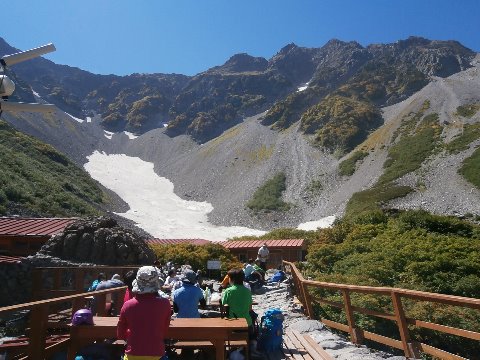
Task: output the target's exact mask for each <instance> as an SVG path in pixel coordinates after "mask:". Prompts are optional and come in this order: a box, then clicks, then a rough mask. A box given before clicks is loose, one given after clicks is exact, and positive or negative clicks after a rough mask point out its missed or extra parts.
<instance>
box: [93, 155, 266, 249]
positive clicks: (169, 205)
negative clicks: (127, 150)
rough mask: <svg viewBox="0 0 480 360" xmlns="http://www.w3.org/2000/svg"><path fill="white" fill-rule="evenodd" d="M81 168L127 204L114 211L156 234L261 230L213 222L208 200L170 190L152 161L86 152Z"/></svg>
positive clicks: (220, 236)
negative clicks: (189, 198)
mask: <svg viewBox="0 0 480 360" xmlns="http://www.w3.org/2000/svg"><path fill="white" fill-rule="evenodd" d="M87 160H88V162H87V163H86V164H85V165H84V167H85V170H86V171H87V172H88V173H89V174H90V175H91V176H92V178H94V179H95V180H97V181H99V182H100V183H101V184H102V185H103V186H105V187H107V188H108V189H110V190H112V191H114V192H115V193H116V194H118V196H120V197H121V198H122V199H123V200H124V201H125V202H126V203H127V204H128V205H129V207H130V210H128V211H127V212H126V213H118V215H120V216H123V217H125V218H127V219H130V220H132V221H134V222H135V223H136V224H137V226H138V227H140V228H142V229H144V230H145V231H147V232H149V233H150V234H152V235H153V236H155V237H157V238H184V239H185V238H204V239H208V240H212V241H223V240H226V239H227V238H231V237H234V236H243V235H255V236H259V235H263V234H264V233H265V232H264V231H260V230H255V229H250V228H246V227H240V226H231V227H226V226H215V225H212V224H210V223H209V222H208V218H207V214H208V213H209V212H211V211H212V210H213V206H212V205H211V204H210V203H208V202H205V201H204V202H198V201H187V200H183V199H181V198H180V197H178V196H177V195H175V193H174V191H173V190H174V187H173V183H172V182H171V181H169V180H168V179H166V178H163V177H160V176H158V175H157V174H156V173H155V172H154V170H153V168H154V165H153V164H152V163H150V162H146V161H143V160H141V159H140V158H137V157H130V156H127V155H124V154H111V155H107V154H105V153H100V152H98V151H95V152H94V153H93V154H91V155H90V156H87Z"/></svg>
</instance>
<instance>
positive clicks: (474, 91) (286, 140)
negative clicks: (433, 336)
mask: <svg viewBox="0 0 480 360" xmlns="http://www.w3.org/2000/svg"><path fill="white" fill-rule="evenodd" d="M474 55H475V54H474V53H473V52H471V51H470V50H468V49H465V48H464V47H462V46H461V45H460V44H458V43H456V42H436V41H429V40H425V39H419V38H410V39H408V40H405V41H399V42H397V43H395V44H387V45H371V46H369V47H366V48H363V47H361V46H360V45H359V44H356V43H343V42H341V41H337V40H333V41H330V42H329V43H327V44H326V45H325V46H324V47H322V48H320V49H305V48H299V47H297V46H295V45H293V44H291V45H288V46H286V47H285V48H284V49H282V50H281V51H280V52H279V53H278V54H277V55H275V56H274V57H273V58H272V59H270V60H268V61H267V60H265V59H262V58H254V57H251V56H248V55H246V54H240V55H235V56H233V57H232V58H231V59H230V60H229V61H227V62H226V63H225V64H224V65H222V66H218V67H215V68H212V69H209V70H208V71H206V72H204V73H201V74H198V75H196V76H194V77H192V78H185V77H183V78H182V77H181V76H179V77H178V78H176V80H175V79H174V78H173V77H170V76H167V75H165V76H164V79H167V80H168V81H167V80H165V81H167V82H169V84H170V85H168V86H170V87H168V86H167V88H169V89H170V90H169V91H171V92H170V93H168V94H167V93H161V94H160V95H158V96H164V98H165V99H171V104H172V105H171V107H170V108H169V109H168V113H169V115H168V116H169V119H170V120H172V121H171V122H170V123H169V126H168V128H163V127H161V128H155V126H153V129H150V130H148V131H146V129H147V127H146V128H144V130H143V131H146V132H144V133H143V134H142V135H141V136H139V137H137V138H130V137H129V136H127V135H125V134H122V133H120V132H118V133H116V134H113V135H112V134H109V133H106V132H105V131H104V126H105V118H106V117H102V116H101V115H96V116H94V117H92V118H91V120H89V121H83V122H81V121H82V120H79V119H77V120H75V119H73V118H72V117H70V116H68V115H66V114H64V113H62V112H60V111H59V112H57V114H55V115H52V116H47V117H45V118H42V117H40V116H39V115H22V116H13V115H11V114H4V115H3V117H4V118H5V119H6V120H7V121H8V122H10V123H12V124H13V125H14V126H15V127H16V128H18V129H20V130H22V131H25V132H27V133H29V134H32V135H34V136H36V137H39V138H40V139H42V140H44V141H46V142H48V143H50V144H52V145H53V146H55V147H56V148H57V149H59V150H61V151H63V152H64V153H66V154H67V155H68V156H69V157H70V158H72V159H74V160H75V161H76V162H77V163H78V164H83V163H85V161H86V158H85V157H86V156H88V155H90V154H91V153H92V152H93V151H94V150H99V151H105V152H107V153H122V154H127V155H129V156H136V157H140V158H141V159H143V160H145V161H149V162H152V163H154V165H155V171H156V173H157V174H159V175H160V176H164V177H166V178H168V179H169V180H171V181H172V182H173V183H174V184H175V192H176V193H177V194H178V195H179V196H181V197H183V198H184V199H187V200H197V201H208V202H210V203H212V205H213V207H214V210H213V212H212V213H210V215H209V219H210V221H212V222H213V223H215V224H219V225H240V226H248V227H256V228H261V229H271V228H273V227H281V226H296V225H298V224H299V223H302V222H305V221H311V220H317V219H319V218H321V217H324V216H329V215H341V214H343V213H344V211H345V208H346V206H347V203H348V202H349V200H350V198H351V197H352V195H353V194H355V193H358V192H361V191H363V190H367V189H370V188H372V187H374V189H376V188H375V186H377V187H378V186H379V185H378V184H379V181H380V182H382V181H383V179H384V177H385V176H384V177H382V175H384V173H385V172H387V171H390V172H391V169H390V170H389V169H388V167H386V166H385V162H386V161H387V160H388V161H387V164H389V163H392V162H394V161H393V160H392V151H391V149H392V148H394V147H395V146H397V148H398V146H399V145H398V144H402V141H403V142H405V141H406V140H408V139H410V138H411V139H415V138H414V136H416V135H418V134H417V132H418V131H420V130H421V129H423V128H425V126H426V125H425V118H424V117H425V116H428V115H432V116H434V117H435V119H436V120H435V122H431V123H428V124H430V125H429V126H431V127H432V128H435V129H436V131H437V130H438V136H437V135H436V136H437V137H436V138H435V144H436V145H435V151H432V152H430V153H428V154H427V155H428V156H427V155H425V154H424V158H422V159H421V161H420V166H418V167H417V168H412V169H413V170H412V169H411V170H408V171H407V172H406V173H405V174H403V175H401V176H398V177H395V176H393V177H392V176H390V175H389V176H390V178H389V181H388V186H390V187H395V186H404V187H407V186H408V188H409V189H410V190H409V192H408V195H407V196H406V197H404V198H402V199H395V198H391V199H390V198H389V199H387V200H386V201H383V200H382V201H381V204H380V205H382V206H395V207H405V208H407V207H415V208H417V207H425V208H427V209H429V210H432V211H434V212H440V213H448V214H454V213H457V214H466V213H472V214H480V205H478V204H480V201H479V200H480V194H479V190H478V188H476V187H474V186H473V185H471V184H470V183H468V182H466V180H465V179H464V178H463V177H461V176H460V175H458V174H457V170H458V169H459V168H460V167H461V166H462V164H461V161H462V160H463V159H465V158H468V157H470V156H471V155H472V153H473V152H474V151H475V149H476V148H477V147H478V142H479V140H478V139H479V137H476V138H474V139H473V140H472V141H470V142H468V144H467V145H468V146H467V149H464V150H461V151H460V152H456V153H453V152H450V151H447V150H446V146H447V145H446V144H448V143H449V142H451V141H452V140H454V139H456V138H458V137H459V135H462V129H464V128H465V125H466V124H470V125H472V124H477V123H479V121H480V119H479V116H480V115H479V114H480V113H479V112H478V111H474V113H473V114H472V115H471V116H468V117H465V116H461V115H459V114H458V111H459V110H458V107H459V106H467V105H472V104H473V105H475V104H479V103H480V96H479V95H478V94H480V91H479V90H480V79H479V76H478V71H479V62H478V58H477V59H474V60H473V62H471V63H470V61H471V60H472V58H473V56H474ZM40 60H41V59H40ZM79 71H80V70H79ZM19 74H20V73H19ZM39 74H40V73H37V75H39ZM375 74H376V75H375ZM451 74H453V75H451ZM446 75H450V76H448V77H446V78H443V77H440V76H446ZM19 76H20V75H19ZM158 76H160V75H158ZM162 76H163V75H162ZM172 76H173V75H172ZM135 77H136V75H135V76H132V79H133V78H135ZM142 77H143V79H145V78H146V77H149V76H147V75H139V79H140V78H142ZM151 78H152V79H154V78H157V75H151ZM67 79H68V77H66V78H65V79H64V80H65V81H66V80H67ZM157 79H158V78H157ZM117 80H118V81H120V80H119V79H117ZM102 81H103V80H102ZM125 81H126V82H128V81H127V80H125ZM307 82H308V83H309V84H308V86H306V88H305V87H304V88H301V91H297V88H298V87H299V86H300V85H304V84H305V83H307ZM39 84H40V83H39ZM425 84H428V85H426V86H424V87H423V85H425ZM105 86H106V88H108V89H112V87H111V86H113V85H105ZM115 86H116V89H117V90H118V91H119V92H122V93H123V94H126V93H127V92H128V93H129V94H131V93H137V92H136V91H132V90H131V89H130V88H123V89H120V88H121V86H120V85H115ZM139 86H140V85H139ZM98 88H99V89H100V87H98ZM180 88H181V89H180ZM102 89H103V88H102ZM178 89H180V90H178ZM27 90H28V87H27ZM117 90H115V91H113V90H112V94H111V97H110V98H109V99H112V98H113V99H114V100H115V98H117V96H118V94H117V95H114V94H116V91H117ZM177 90H178V93H177V92H176V91H177ZM417 90H420V91H417ZM72 91H73V90H72ZM89 91H90V92H87V91H85V92H84V93H85V94H88V93H91V92H92V91H95V90H92V89H89ZM102 91H103V90H102ZM105 91H106V90H105ZM39 94H40V95H41V93H39ZM287 94H290V95H287ZM328 94H330V95H329V96H327V95H328ZM113 96H115V97H113ZM152 96H156V95H146V96H145V98H147V100H144V99H145V98H142V99H139V100H135V99H134V98H131V97H130V95H126V96H125V98H124V100H122V101H120V102H122V103H125V104H127V105H128V106H127V108H123V109H124V110H125V109H130V108H131V106H134V105H132V104H137V105H135V106H134V107H135V109H137V110H138V109H144V108H149V109H152V108H153V107H154V106H156V105H155V104H158V103H156V101H157V100H158V101H160V100H159V98H155V99H154V98H152ZM252 96H253V97H252ZM257 96H260V97H258V98H257ZM285 96H286V97H285ZM324 96H327V97H326V98H325V97H324ZM408 96H410V97H408ZM239 97H240V100H239V101H237V100H238V99H239ZM100 98H101V96H100V92H99V93H98V95H92V97H91V100H92V101H97V102H98V99H100ZM260 98H261V99H263V100H261V101H259V102H256V100H255V99H260ZM282 99H283V100H282ZM332 99H333V100H334V101H332ZM402 99H404V100H403V101H401V102H399V103H397V104H396V105H392V106H389V107H386V108H382V109H381V111H380V110H379V109H380V108H379V106H380V105H383V104H390V103H394V102H397V101H400V100H402ZM278 100H280V102H278V103H277V105H275V106H273V107H271V108H270V110H269V111H264V112H261V111H262V110H267V108H268V107H269V106H271V105H272V104H273V103H274V102H275V101H278ZM49 101H50V99H49ZM109 101H112V100H108V101H106V103H109ZM138 101H140V103H141V104H138ZM252 101H253V102H252ZM427 101H428V108H425V104H426V102H427ZM120 102H119V103H118V104H120ZM82 104H83V105H84V106H87V104H89V102H88V101H87V100H85V102H83V101H82ZM109 104H110V105H111V104H117V102H116V101H114V102H113V103H112V102H110V103H109ZM247 104H248V105H247ZM83 105H82V106H83ZM110 105H109V106H108V107H110ZM95 106H97V105H95ZM115 106H116V105H112V107H115ZM129 106H130V107H129ZM369 106H373V107H375V109H376V110H375V109H374V110H368V109H370V108H369ZM93 108H95V107H93ZM219 109H221V110H219ZM275 109H277V110H278V111H277V110H275ZM335 109H340V110H338V111H339V112H338V113H337V112H335V111H337V110H335ZM342 109H346V110H342ZM359 109H365V111H364V112H363V114H365V116H364V117H362V116H358V115H361V114H362V112H360V111H359ZM137 110H135V111H137ZM217 110H218V111H219V112H217ZM92 111H93V110H92ZM122 111H123V110H122ZM125 111H127V110H125ZM149 111H150V110H149ZM223 111H226V112H225V113H223ZM230 111H231V113H230ZM128 112H130V110H128ZM128 112H127V113H128ZM349 112H350V113H349ZM376 112H378V113H376ZM251 113H255V114H254V115H252V116H246V115H251ZM135 114H137V115H139V116H140V117H141V116H145V117H146V118H147V119H148V120H147V123H151V122H152V121H153V122H155V121H160V122H162V121H164V120H165V119H164V118H162V116H163V115H161V116H160V115H159V117H155V116H151V115H148V111H147V112H146V113H144V112H142V111H140V110H138V111H137V112H135ZM187 114H188V116H187ZM222 114H227V115H228V114H230V115H231V116H230V115H228V116H229V117H228V119H229V120H228V121H226V122H225V119H226V118H225V117H222V116H223V115H222ZM348 114H351V115H348ZM366 114H372V116H373V117H368V116H370V115H368V116H367V115H366ZM173 115H175V117H173ZM277 115H279V116H280V118H279V119H280V120H275V119H276V116H277ZM420 115H421V116H420ZM107 116H108V115H107ZM282 116H283V118H282ZM380 116H381V117H380ZM154 118H155V119H156V120H155V119H154ZM82 119H83V118H82ZM152 119H153V120H152ZM159 119H160V120H159ZM175 119H178V120H179V121H180V123H178V124H177V122H176V120H175ZM182 119H183V120H182ZM195 119H196V120H195ZM268 119H269V120H268ZM281 119H283V120H281ZM322 119H324V120H322ZM335 119H345V121H344V122H341V123H339V122H335V121H333V120H335ZM352 119H353V120H352ZM361 119H363V120H361ZM365 119H372V120H368V121H365ZM357 120H358V121H357ZM122 121H126V120H122ZM414 122H415V123H414ZM311 123H315V124H316V125H315V127H313V128H309V129H310V130H309V131H306V125H307V124H311ZM125 124H126V123H125ZM361 124H368V126H367V127H365V126H364V125H361ZM346 125H348V126H346ZM122 126H123V125H119V127H118V129H122ZM427 127H428V126H427ZM226 128H228V129H227V130H225V129H226ZM352 128H353V129H358V133H359V134H361V136H355V134H354V133H350V134H349V135H348V134H347V133H348V132H349V131H350V130H351V129H352ZM327 129H329V130H328V131H327ZM338 129H340V131H338V132H337V133H334V134H332V131H334V130H338ZM375 129H376V130H375ZM223 130H225V131H223ZM427 130H428V129H427ZM222 131H223V132H222ZM322 131H323V132H322ZM305 132H306V134H305ZM328 134H330V135H332V136H336V139H337V140H338V141H337V143H335V142H333V145H334V146H328V143H325V144H323V146H319V145H322V144H321V143H319V139H322V138H324V139H326V140H328V139H332V137H331V136H330V135H328ZM174 135H175V136H174ZM189 135H190V136H189ZM347 135H348V136H347ZM211 136H214V138H213V139H211V140H208V141H207V139H209V137H211ZM322 136H323V137H322ZM349 138H350V139H354V141H351V142H343V143H342V141H343V140H344V139H349ZM402 139H403V140H402ZM337 144H339V145H341V146H339V147H337V146H336V145H337ZM356 151H363V152H364V153H365V156H364V157H363V158H362V159H361V160H359V161H357V162H355V163H354V170H355V171H354V172H353V174H352V175H348V176H347V175H341V173H340V172H339V164H341V163H342V162H343V161H344V160H348V159H349V158H350V157H351V156H352V155H353V154H354V153H355V152H356ZM342 156H343V157H342ZM395 166H397V165H395ZM398 166H399V165H398ZM398 166H397V168H398ZM441 169H445V171H442V170H441ZM402 171H403V170H402ZM400 172H401V171H400ZM277 173H284V174H285V175H286V190H285V192H284V193H283V200H284V201H286V202H289V203H291V204H292V206H291V207H290V210H288V211H286V212H264V213H260V214H254V213H252V212H251V211H250V210H249V209H248V208H246V203H247V202H248V201H249V200H250V199H251V197H252V195H253V193H254V192H255V190H256V189H257V188H259V187H260V186H261V185H262V184H264V183H265V182H266V181H267V180H269V179H270V178H272V177H273V176H274V175H275V174H277ZM384 185H385V184H384V183H382V186H384ZM385 186H386V185H385ZM382 189H384V188H382ZM465 189H467V190H468V191H465Z"/></svg>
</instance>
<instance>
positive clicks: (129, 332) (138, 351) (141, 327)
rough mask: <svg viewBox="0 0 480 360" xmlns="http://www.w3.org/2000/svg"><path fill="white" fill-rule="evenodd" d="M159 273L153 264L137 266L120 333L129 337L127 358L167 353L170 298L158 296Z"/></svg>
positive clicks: (124, 309) (120, 336)
mask: <svg viewBox="0 0 480 360" xmlns="http://www.w3.org/2000/svg"><path fill="white" fill-rule="evenodd" d="M158 276H159V274H158V272H157V270H156V269H155V267H153V266H143V267H141V268H140V269H138V272H137V276H136V278H135V280H133V283H132V285H133V287H132V292H133V293H134V294H135V297H134V298H133V299H130V300H128V301H127V302H125V303H124V304H123V307H122V310H121V311H120V318H119V319H118V326H117V337H118V339H122V340H126V341H127V346H126V349H125V357H124V360H140V359H142V360H150V359H159V358H161V357H162V356H163V355H165V344H164V338H165V334H166V332H167V329H168V326H169V325H170V314H171V309H170V302H169V301H168V300H167V299H164V298H161V297H159V296H158V290H160V282H159V278H158Z"/></svg>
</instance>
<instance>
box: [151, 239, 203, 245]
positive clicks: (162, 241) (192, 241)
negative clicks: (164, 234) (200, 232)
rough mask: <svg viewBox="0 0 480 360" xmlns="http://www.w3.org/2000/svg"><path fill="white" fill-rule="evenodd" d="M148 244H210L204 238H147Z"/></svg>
mask: <svg viewBox="0 0 480 360" xmlns="http://www.w3.org/2000/svg"><path fill="white" fill-rule="evenodd" d="M147 243H148V244H151V245H172V244H192V245H206V244H210V243H211V241H210V240H205V239H149V240H147Z"/></svg>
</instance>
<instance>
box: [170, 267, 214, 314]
mask: <svg viewBox="0 0 480 360" xmlns="http://www.w3.org/2000/svg"><path fill="white" fill-rule="evenodd" d="M196 282H197V274H195V272H194V271H192V270H186V271H185V273H184V278H183V280H182V286H181V287H180V288H179V289H177V290H175V291H174V292H173V296H172V298H173V311H175V312H176V313H178V314H177V317H178V318H199V317H200V314H199V312H198V303H200V305H201V306H205V305H206V301H205V298H204V297H203V291H202V289H200V288H199V287H196V286H195V284H196Z"/></svg>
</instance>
